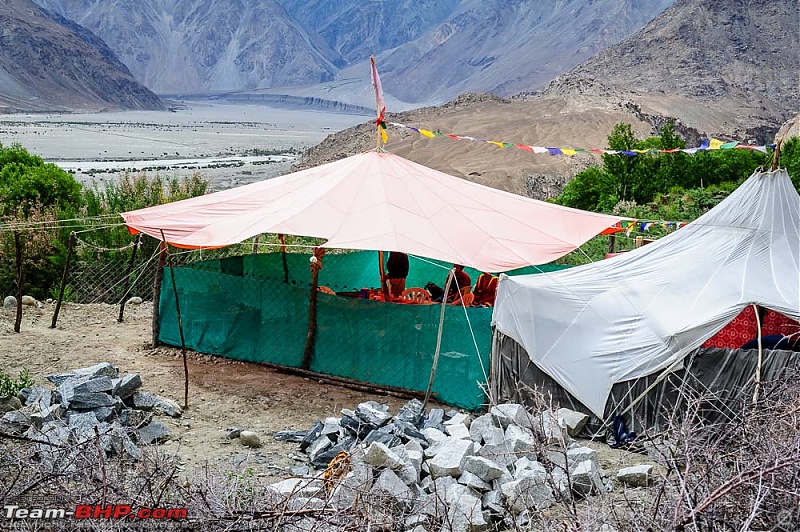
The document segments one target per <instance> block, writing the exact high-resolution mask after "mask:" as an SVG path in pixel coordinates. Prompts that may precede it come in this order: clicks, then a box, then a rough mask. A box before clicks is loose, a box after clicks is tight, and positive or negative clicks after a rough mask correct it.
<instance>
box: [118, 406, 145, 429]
mask: <svg viewBox="0 0 800 532" xmlns="http://www.w3.org/2000/svg"><path fill="white" fill-rule="evenodd" d="M151 419H153V414H151V413H150V412H145V411H143V410H133V409H131V408H124V409H122V410H121V411H120V413H119V422H120V423H121V424H122V425H124V426H126V427H141V426H142V425H146V424H147V423H149V422H150V420H151Z"/></svg>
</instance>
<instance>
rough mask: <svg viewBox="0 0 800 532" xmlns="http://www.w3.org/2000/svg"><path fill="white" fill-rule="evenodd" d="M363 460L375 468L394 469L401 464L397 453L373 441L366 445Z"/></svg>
mask: <svg viewBox="0 0 800 532" xmlns="http://www.w3.org/2000/svg"><path fill="white" fill-rule="evenodd" d="M364 461H365V462H366V463H368V464H369V465H371V466H372V467H374V468H376V469H381V468H389V469H394V468H399V467H401V466H402V460H401V459H400V457H399V456H398V455H397V453H395V452H394V451H392V450H391V449H389V448H388V447H387V446H386V445H384V444H383V443H380V442H374V443H372V444H370V446H369V447H367V452H366V455H365V456H364Z"/></svg>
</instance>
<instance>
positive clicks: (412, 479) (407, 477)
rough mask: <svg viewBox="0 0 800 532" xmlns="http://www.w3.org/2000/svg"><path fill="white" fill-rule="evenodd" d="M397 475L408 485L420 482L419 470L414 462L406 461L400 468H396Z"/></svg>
mask: <svg viewBox="0 0 800 532" xmlns="http://www.w3.org/2000/svg"><path fill="white" fill-rule="evenodd" d="M394 471H395V473H396V474H397V477H398V478H399V479H400V480H402V481H403V484H405V485H406V486H409V487H410V486H415V485H417V484H418V483H419V471H418V470H417V468H415V467H414V465H413V464H410V463H405V464H403V465H402V466H401V467H400V468H399V469H396V470H394Z"/></svg>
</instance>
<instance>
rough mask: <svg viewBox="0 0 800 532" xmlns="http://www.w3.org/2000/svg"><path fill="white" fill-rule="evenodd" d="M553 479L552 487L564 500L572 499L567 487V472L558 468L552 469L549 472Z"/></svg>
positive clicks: (570, 491)
mask: <svg viewBox="0 0 800 532" xmlns="http://www.w3.org/2000/svg"><path fill="white" fill-rule="evenodd" d="M550 476H551V478H552V479H553V487H554V488H555V489H556V491H557V492H558V493H559V494H560V495H561V497H563V498H564V499H565V500H567V501H570V500H572V490H571V489H570V487H569V478H568V477H567V472H566V471H564V470H563V469H560V468H555V469H553V471H552V473H551V475H550Z"/></svg>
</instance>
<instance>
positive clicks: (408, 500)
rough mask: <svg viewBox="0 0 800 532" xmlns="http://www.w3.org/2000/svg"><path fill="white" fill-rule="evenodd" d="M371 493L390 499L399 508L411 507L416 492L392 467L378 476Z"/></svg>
mask: <svg viewBox="0 0 800 532" xmlns="http://www.w3.org/2000/svg"><path fill="white" fill-rule="evenodd" d="M370 493H372V494H375V495H377V496H379V497H385V498H387V499H389V500H390V501H392V504H393V506H395V507H396V508H398V509H403V508H410V507H411V505H412V504H413V502H414V498H413V494H414V492H413V491H411V489H409V487H408V486H406V485H405V483H403V481H402V480H400V478H399V477H398V476H397V475H396V474H395V473H394V472H393V471H392V470H391V469H385V470H384V471H383V472H382V473H381V474H380V475H379V476H378V479H377V480H376V481H375V484H374V485H373V486H372V489H371V490H370Z"/></svg>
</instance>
